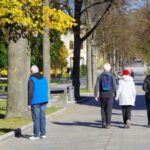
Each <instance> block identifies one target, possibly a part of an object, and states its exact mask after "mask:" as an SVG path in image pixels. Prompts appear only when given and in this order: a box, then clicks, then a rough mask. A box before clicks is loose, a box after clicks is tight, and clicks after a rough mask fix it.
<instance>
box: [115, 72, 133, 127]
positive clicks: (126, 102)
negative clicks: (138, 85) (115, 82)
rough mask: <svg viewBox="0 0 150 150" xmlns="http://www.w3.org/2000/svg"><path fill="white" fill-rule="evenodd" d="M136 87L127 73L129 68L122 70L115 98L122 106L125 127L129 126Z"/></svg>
mask: <svg viewBox="0 0 150 150" xmlns="http://www.w3.org/2000/svg"><path fill="white" fill-rule="evenodd" d="M135 98H136V89H135V84H134V81H133V78H132V77H131V76H130V75H129V70H127V69H125V70H123V76H122V78H121V79H120V80H119V86H118V90H117V93H116V97H115V99H116V100H119V105H120V106H121V107H122V115H123V123H124V127H125V128H130V122H131V109H132V106H134V105H135Z"/></svg>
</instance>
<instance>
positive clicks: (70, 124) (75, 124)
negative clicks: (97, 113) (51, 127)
mask: <svg viewBox="0 0 150 150" xmlns="http://www.w3.org/2000/svg"><path fill="white" fill-rule="evenodd" d="M52 123H54V124H56V125H63V126H85V127H93V128H100V127H101V123H99V122H80V121H74V122H52Z"/></svg>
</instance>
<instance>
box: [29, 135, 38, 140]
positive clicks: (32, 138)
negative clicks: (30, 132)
mask: <svg viewBox="0 0 150 150" xmlns="http://www.w3.org/2000/svg"><path fill="white" fill-rule="evenodd" d="M38 139H40V137H39V136H37V137H36V136H31V137H29V140H38Z"/></svg>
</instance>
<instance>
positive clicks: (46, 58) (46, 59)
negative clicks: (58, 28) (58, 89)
mask: <svg viewBox="0 0 150 150" xmlns="http://www.w3.org/2000/svg"><path fill="white" fill-rule="evenodd" d="M49 3H50V1H49V0H44V5H45V6H49ZM43 73H44V75H45V76H46V77H47V80H48V83H50V37H49V29H48V28H44V34H43ZM48 91H49V95H50V86H49V87H48ZM49 103H50V102H49Z"/></svg>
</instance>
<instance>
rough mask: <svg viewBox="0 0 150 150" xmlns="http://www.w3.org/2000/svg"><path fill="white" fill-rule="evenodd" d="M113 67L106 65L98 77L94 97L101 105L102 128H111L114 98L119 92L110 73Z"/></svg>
mask: <svg viewBox="0 0 150 150" xmlns="http://www.w3.org/2000/svg"><path fill="white" fill-rule="evenodd" d="M110 70H111V65H110V64H109V63H106V64H104V71H103V72H102V73H101V74H100V75H99V76H98V77H97V81H96V84H95V90H94V96H95V99H96V100H97V101H98V100H100V103H101V116H102V128H110V126H111V116H112V105H113V97H114V95H115V92H116V90H117V83H116V79H115V77H114V76H113V74H112V73H111V72H110Z"/></svg>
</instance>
